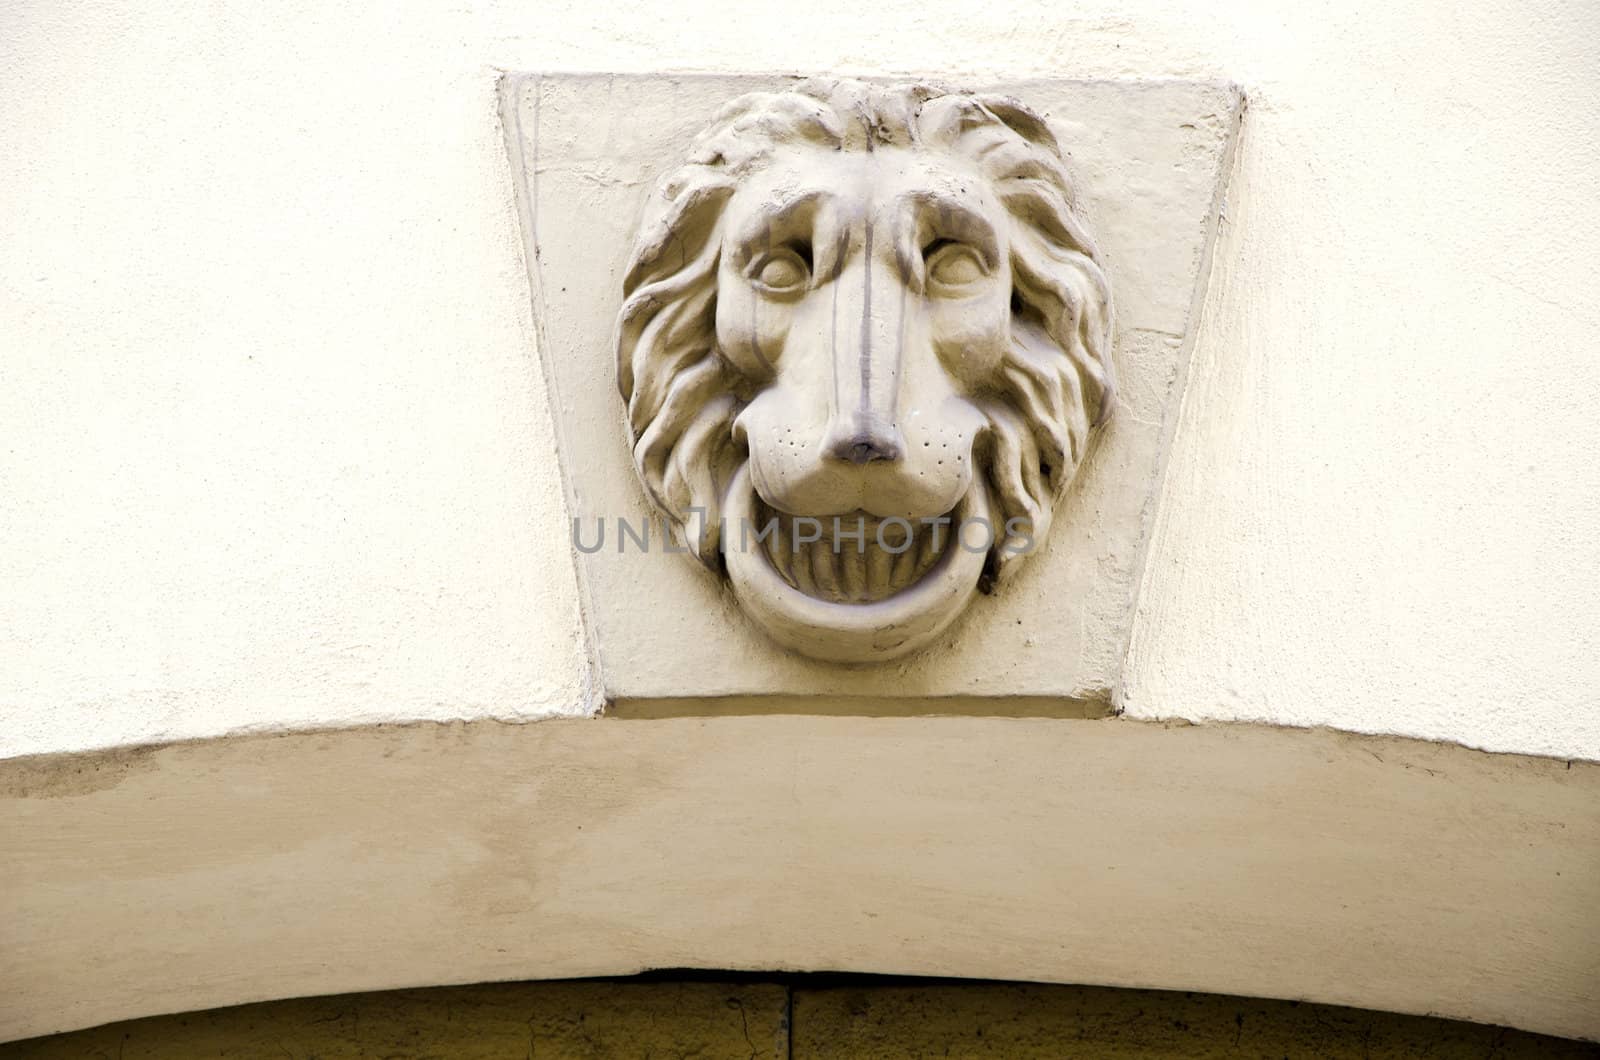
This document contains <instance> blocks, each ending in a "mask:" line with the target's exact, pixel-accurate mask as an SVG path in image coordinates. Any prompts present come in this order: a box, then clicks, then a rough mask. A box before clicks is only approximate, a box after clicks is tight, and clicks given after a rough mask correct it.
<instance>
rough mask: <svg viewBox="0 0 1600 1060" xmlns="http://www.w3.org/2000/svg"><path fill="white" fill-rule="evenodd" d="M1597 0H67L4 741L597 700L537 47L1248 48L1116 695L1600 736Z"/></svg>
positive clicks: (14, 392)
mask: <svg viewBox="0 0 1600 1060" xmlns="http://www.w3.org/2000/svg"><path fill="white" fill-rule="evenodd" d="M1597 49H1600V8H1596V7H1595V6H1594V5H1586V4H1566V3H1556V2H1548V0H1535V2H1533V3H1522V2H1512V0H1472V2H1469V3H1466V4H1460V3H1455V2H1451V0H1424V2H1421V3H1417V4H1404V5H1402V4H1393V3H1384V2H1379V0H1363V2H1357V3H1350V4H1340V5H1334V6H1320V5H1298V6H1297V5H1282V4H1267V3H1239V4H1229V5H1225V6H1222V7H1218V6H1217V5H1214V4H1209V3H1200V2H1198V0H1089V2H1086V3H1082V4H1075V5H1072V6H1071V7H1070V8H1065V7H1061V6H1059V5H1055V6H1051V5H1041V4H1034V3H1026V4H1024V3H1018V2H1007V0H1000V2H996V3H990V4H983V5H960V4H955V3H944V2H928V0H917V2H915V3H913V2H911V0H884V2H881V3H877V4H870V5H862V4H859V3H853V2H845V0H821V2H818V3H813V4H808V5H806V6H804V7H803V8H798V9H785V11H784V12H783V17H782V18H781V19H777V18H774V17H772V16H771V15H770V14H769V13H766V12H764V10H763V9H762V8H761V7H759V6H754V5H749V4H735V3H725V2H719V3H697V2H689V3H672V4H647V5H632V6H629V7H626V8H623V9H616V8H611V7H606V6H603V5H595V4H593V3H577V2H572V0H562V2H554V3H550V4H543V5H540V6H539V7H538V8H537V9H534V8H530V7H528V6H527V5H523V4H511V3H496V2H488V0H470V2H468V3H464V4H457V5H450V6H442V7H433V8H415V9H408V10H407V11H406V13H405V14H404V15H403V16H397V15H396V14H395V13H394V12H392V11H389V10H387V9H379V8H373V7H362V6H339V7H334V8H330V7H328V6H327V5H324V4H311V3H289V4H283V5H273V6H271V7H270V8H267V7H261V8H253V7H252V8H228V9H216V10H208V11H204V12H201V11H196V10H193V9H188V8H182V7H165V6H161V5H141V6H135V7H130V6H123V5H117V4H112V3H104V2H98V3H86V4H80V5H76V6H73V7H70V8H62V7H60V6H59V5H56V4H51V3H48V2H43V0H32V2H21V3H14V4H11V5H9V6H8V8H7V12H6V17H5V19H4V23H3V25H0V54H3V55H4V57H5V61H4V62H3V63H0V228H3V230H4V232H5V238H4V240H3V241H0V335H3V337H4V338H3V342H4V345H3V347H0V373H3V385H0V431H3V433H0V497H3V499H4V508H3V510H0V585H3V594H0V748H3V750H4V752H6V753H13V754H15V753H23V752H31V751H44V750H67V749H73V748H83V747H91V746H104V745H110V744H117V743H123V742H127V741H132V740H141V739H152V738H159V737H184V736H196V735H204V734H210V733H217V732H225V731H233V730H237V729H241V728H252V727H281V726H285V725H306V724H339V723H348V722H356V721H360V720H363V719H378V718H414V717H478V716H487V715H500V716H517V717H521V716H529V715H535V714H540V713H560V712H571V711H580V710H583V709H586V704H587V702H588V696H587V695H586V693H585V676H584V668H583V666H582V665H581V647H580V643H579V640H578V636H577V629H578V626H577V621H576V602H575V601H576V592H575V588H574V581H573V576H572V571H571V564H570V560H569V556H568V549H567V540H566V525H565V518H564V512H563V509H562V502H561V494H560V489H559V484H558V479H557V475H556V469H555V463H554V459H553V450H552V443H551V437H550V430H549V426H548V419H549V417H548V411H547V409H546V407H545V405H544V390H543V387H542V384H541V383H540V381H539V379H538V376H537V373H536V372H535V371H534V370H533V368H532V365H533V360H532V358H533V353H532V348H531V342H532V325H531V320H530V318H529V311H528V309H527V298H526V296H525V284H524V279H523V269H522V262H521V259H520V254H519V250H518V246H517V227H516V217H515V212H514V209H513V205H512V202H511V195H510V187H511V185H510V180H509V174H508V172H507V167H506V162H505V159H504V151H503V148H502V137H501V132H500V129H499V126H498V116H497V114H496V107H495V97H494V85H495V79H496V76H497V73H498V72H499V71H500V70H503V69H521V70H528V69H544V70H594V69H611V70H623V71H649V70H660V69H677V70H709V71H748V70H775V69H777V70H784V69H792V70H804V71H814V70H827V71H832V72H859V73H880V72H881V73H909V74H916V73H928V72H932V73H937V74H941V75H946V76H962V75H972V76H975V77H978V76H982V77H991V78H993V77H1023V76H1051V75H1053V76H1061V75H1070V76H1075V77H1152V76H1163V75H1170V76H1183V77H1202V78H1224V79H1229V80H1234V81H1238V82H1239V83H1241V84H1242V85H1243V86H1244V88H1245V89H1246V91H1247V92H1248V93H1249V95H1250V98H1251V101H1252V102H1251V108H1252V109H1251V114H1250V119H1249V122H1248V126H1249V128H1248V131H1247V134H1246V136H1245V139H1244V142H1243V145H1242V148H1241V154H1240V157H1239V162H1238V174H1237V178H1236V180H1235V183H1234V187H1235V189H1236V194H1235V196H1234V197H1233V198H1232V200H1231V201H1230V203H1229V212H1228V221H1227V222H1226V223H1225V225H1224V231H1223V238H1222V243H1221V245H1220V246H1219V251H1218V256H1217V261H1216V265H1217V267H1216V271H1215V273H1214V277H1213V278H1214V286H1215V290H1214V296H1213V298H1212V299H1211V302H1210V304H1209V305H1208V307H1207V314H1208V325H1207V328H1206V330H1205V331H1204V333H1203V334H1201V335H1200V338H1199V344H1198V346H1197V350H1196V355H1195V364H1194V372H1193V374H1192V375H1191V377H1190V388H1189V393H1188V399H1187V404H1186V407H1185V409H1184V412H1183V417H1182V420H1181V423H1180V425H1179V429H1178V432H1177V436H1176V439H1175V450H1174V453H1173V457H1172V461H1171V465H1170V474H1169V475H1168V477H1167V480H1166V485H1165V491H1164V501H1163V509H1162V517H1161V522H1160V525H1159V526H1158V529H1157V533H1156V537H1155V539H1154V550H1153V552H1152V554H1151V562H1150V564H1149V567H1148V570H1147V576H1146V579H1145V586H1144V592H1143V598H1142V600H1143V602H1142V605H1141V610H1140V613H1139V615H1138V617H1137V620H1136V625H1135V629H1134V636H1133V642H1132V651H1131V655H1130V658H1129V663H1128V680H1127V684H1126V688H1125V694H1124V697H1123V698H1124V703H1125V706H1126V707H1127V709H1128V711H1129V712H1130V713H1132V714H1136V715H1140V716H1147V717H1148V716H1182V717H1191V718H1219V719H1226V718H1247V719H1260V720H1264V721H1270V722H1278V723H1289V724H1330V725H1337V726H1343V727H1348V728H1351V729H1356V730H1361V731H1368V732H1399V733H1407V734H1414V735H1418V736H1424V737H1428V738H1435V739H1447V740H1458V741H1462V742H1464V743H1467V744H1471V745H1475V746H1479V747H1485V748H1491V749H1498V750H1519V751H1529V752H1538V753H1544V754H1552V755H1569V756H1587V757H1591V758H1597V757H1600V708H1597V703H1596V693H1595V691H1594V690H1595V688H1596V687H1597V685H1600V671H1597V667H1600V662H1597V660H1600V651H1597V648H1600V644H1597V641H1596V638H1597V636H1600V634H1597V630H1600V593H1596V591H1595V586H1596V584H1600V549H1596V548H1595V545H1594V542H1595V541H1596V539H1597V538H1600V462H1597V461H1596V460H1595V459H1594V455H1593V454H1594V453H1595V451H1596V449H1597V448H1600V418H1597V417H1596V416H1595V414H1594V408H1595V407H1596V404H1597V401H1600V360H1597V359H1596V358H1595V356H1594V341H1593V335H1594V333H1595V329H1596V328H1597V327H1600V284H1597V283H1596V282H1595V262H1596V261H1600V214H1597V212H1596V211H1595V210H1594V203H1595V201H1596V200H1597V198H1600V136H1597V135H1596V125H1597V122H1600V114H1597V111H1596V109H1595V107H1594V106H1593V99H1594V86H1595V79H1596V77H1597V76H1600V69H1597Z"/></svg>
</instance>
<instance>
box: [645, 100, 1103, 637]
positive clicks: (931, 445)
mask: <svg viewBox="0 0 1600 1060" xmlns="http://www.w3.org/2000/svg"><path fill="white" fill-rule="evenodd" d="M623 294H624V302H623V305H622V309H621V312H620V314H619V316H618V321H617V329H616V349H617V374H618V382H619V384H620V387H621V390H622V395H623V397H624V399H625V400H626V401H627V411H628V424H629V427H630V429H631V432H632V439H633V453H634V460H635V464H636V466H637V469H638V473H639V477H640V479H641V480H642V482H643V484H644V487H645V490H646V492H647V493H648V495H649V498H650V500H651V501H652V503H653V504H654V505H655V506H656V507H657V508H659V509H660V510H661V512H662V513H663V514H664V515H665V517H666V518H667V520H668V521H669V523H670V525H671V526H673V527H674V531H675V533H676V534H677V535H678V537H679V539H680V540H681V541H682V543H683V544H684V545H685V546H687V548H688V549H689V550H690V551H691V552H692V553H693V554H694V555H695V556H697V557H698V558H699V560H700V561H701V562H702V563H704V564H705V565H706V566H707V567H709V568H711V569H712V570H713V571H716V572H719V573H723V572H725V573H726V575H727V577H728V578H729V580H730V581H731V583H732V587H733V591H734V593H735V595H736V597H737V599H738V601H739V603H740V604H741V606H742V607H743V608H744V609H745V610H746V611H747V612H748V613H749V614H751V615H752V616H753V617H754V618H755V619H756V620H757V621H758V622H759V623H760V624H761V625H762V626H763V627H764V628H765V629H766V631H767V632H768V633H769V634H770V635H771V636H773V637H774V638H775V639H776V640H778V641H779V642H780V643H782V644H784V645H786V646H788V647H791V648H794V649H796V650H799V651H801V652H803V653H805V654H808V655H812V656H815V657H818V658H822V659H828V660H832V661H837V662H866V661H876V660H882V659H888V658H892V657H894V656H897V655H900V654H903V653H905V652H908V651H911V650H913V649H915V648H917V647H920V646H922V645H924V644H926V643H927V642H928V641H930V640H931V639H933V638H934V637H936V636H937V635H938V634H939V633H940V632H941V631H943V630H944V629H945V628H946V627H947V626H948V625H949V624H950V622H951V621H953V620H954V618H955V617H956V616H957V615H958V614H959V613H960V612H961V611H962V610H963V609H964V608H965V606H966V605H967V603H968V601H969V600H970V598H971V595H972V593H973V591H974V590H975V589H978V588H982V589H984V590H985V591H988V590H991V589H992V588H993V587H994V586H996V585H998V584H999V583H1001V582H1003V581H1004V580H1005V578H1006V576H1007V574H1008V573H1009V572H1010V570H1011V569H1012V568H1013V567H1015V566H1016V565H1017V564H1018V562H1019V561H1020V560H1021V558H1022V557H1023V556H1024V555H1026V554H1027V553H1028V552H1029V551H1030V550H1031V549H1032V548H1033V547H1034V545H1035V543H1036V542H1038V541H1039V540H1042V538H1043V537H1044V535H1045V533H1046V532H1047V531H1048V529H1049V525H1050V518H1051V511H1052V507H1053V506H1054V504H1055V502H1056V499H1057V498H1058V497H1059V496H1060V495H1061V494H1062V492H1063V490H1064V489H1065V488H1066V486H1067V484H1068V483H1069V482H1071V480H1072V478H1073V476H1074V474H1075V473H1076V471H1077V469H1078V466H1079V464H1080V463H1081V462H1082V461H1083V459H1084V453H1085V450H1086V447H1087V446H1088V444H1089V441H1090V436H1091V432H1092V431H1093V430H1094V428H1095V427H1096V426H1097V425H1098V424H1099V423H1100V421H1101V420H1102V419H1103V418H1104V417H1105V415H1106V414H1107V412H1108V411H1109V409H1110V407H1111V405H1110V403H1111V390H1112V372H1111V363H1110V359H1109V357H1110V349H1109V347H1110V330H1111V297H1110V288H1109V285H1108V283H1107V279H1106V276H1105V273H1104V272H1103V271H1102V268H1101V266H1100V263H1099V260H1098V254H1097V251H1096V249H1095V245H1094V242H1093V240H1092V239H1091V237H1090V235H1089V233H1088V231H1087V230H1086V228H1085V225H1084V221H1083V218H1082V217H1081V216H1080V214H1079V212H1078V208H1077V205H1076V202H1075V195H1074V188H1073V184H1072V182H1071V180H1070V179H1069V177H1068V174H1067V170H1066V167H1065V165H1064V163H1063V157H1062V151H1061V148H1060V146H1059V145H1058V143H1057V141H1056V138H1055V136H1054V135H1053V134H1052V133H1051V131H1050V128H1049V127H1048V125H1047V124H1046V123H1045V121H1044V119H1042V118H1041V117H1040V116H1039V115H1038V114H1036V113H1034V112H1033V111H1032V110H1030V109H1028V108H1027V107H1026V106H1025V105H1023V104H1022V103H1019V102H1018V101H1016V100H1014V99H1009V98H1005V97H1000V96H990V95H981V94H970V93H963V92H955V91H947V90H943V89H940V88H936V87H933V86H930V85H926V84H908V85H896V86H884V85H875V84H867V83H862V82H855V81H814V82H806V83H803V84H800V85H798V86H797V87H796V88H794V89H793V90H791V91H786V92H779V93H753V94H750V95H746V96H743V97H740V98H739V99H736V100H734V101H733V102H732V103H730V104H728V105H727V106H726V107H725V108H723V110H722V111H721V112H720V113H719V114H718V115H717V116H716V118H715V119H714V120H713V121H712V122H711V124H710V126H709V127H708V128H706V129H705V130H704V131H703V132H702V133H701V134H700V135H699V137H698V138H697V139H696V141H695V143H694V146H693V148H692V150H691V151H690V154H689V157H688V160H687V161H686V162H685V163H684V164H683V165H682V166H681V167H679V168H678V169H676V170H674V171H673V172H671V173H670V174H668V175H667V176H666V177H665V178H664V179H663V180H662V181H661V183H660V185H659V187H658V188H657V190H656V193H655V194H654V196H653V197H652V198H651V200H650V202H649V204H648V206H647V209H646V213H645V216H644V219H643V221H642V222H641V225H640V228H639V232H638V237H637V240H636V243H635V245H634V248H633V252H632V255H631V258H630V261H629V264H628V268H627V272H626V275H625V277H624V280H623Z"/></svg>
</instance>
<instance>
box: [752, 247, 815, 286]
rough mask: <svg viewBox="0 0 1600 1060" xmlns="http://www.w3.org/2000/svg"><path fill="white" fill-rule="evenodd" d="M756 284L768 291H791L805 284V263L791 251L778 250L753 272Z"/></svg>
mask: <svg viewBox="0 0 1600 1060" xmlns="http://www.w3.org/2000/svg"><path fill="white" fill-rule="evenodd" d="M752 275H753V278H754V279H755V281H756V283H757V284H759V285H760V286H762V287H765V288H766V289H767V290H769V291H793V290H794V289H796V288H798V287H800V286H801V285H802V284H804V283H805V282H806V276H807V270H806V263H805V262H804V261H803V260H802V259H801V258H800V255H799V254H797V253H795V252H794V251H792V250H787V249H785V250H780V251H778V252H777V253H774V254H772V255H770V256H769V257H767V258H766V259H764V260H763V261H761V262H760V263H759V264H758V265H756V267H755V269H754V271H753V274H752Z"/></svg>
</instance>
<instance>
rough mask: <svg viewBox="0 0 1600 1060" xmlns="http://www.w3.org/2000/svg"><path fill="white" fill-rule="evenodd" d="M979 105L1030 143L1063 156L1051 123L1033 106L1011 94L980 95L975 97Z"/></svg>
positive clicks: (1057, 155)
mask: <svg viewBox="0 0 1600 1060" xmlns="http://www.w3.org/2000/svg"><path fill="white" fill-rule="evenodd" d="M973 99H974V101H975V102H976V103H977V104H978V106H980V107H982V108H983V109H984V110H986V111H988V112H989V113H990V114H991V115H993V116H994V118H995V120H996V121H998V122H1000V123H1001V124H1002V125H1004V126H1006V127H1007V128H1008V129H1010V130H1011V131H1012V132H1014V133H1016V134H1017V135H1018V136H1020V137H1022V138H1023V139H1024V140H1027V141H1028V142H1029V143H1032V144H1037V145H1039V146H1040V147H1044V148H1047V149H1049V150H1050V151H1051V152H1052V153H1053V154H1055V156H1056V157H1057V158H1059V157H1061V144H1060V142H1059V141H1058V140H1057V139H1056V134H1055V130H1054V129H1052V128H1050V123H1049V122H1048V121H1046V120H1045V119H1044V117H1043V116H1042V115H1041V114H1040V113H1039V112H1038V111H1036V110H1034V109H1033V108H1032V107H1030V106H1028V105H1027V104H1026V103H1024V102H1022V101H1021V100H1020V99H1013V98H1012V97H1010V96H993V95H980V96H975V97H973Z"/></svg>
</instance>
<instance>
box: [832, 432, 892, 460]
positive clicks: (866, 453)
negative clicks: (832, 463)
mask: <svg viewBox="0 0 1600 1060" xmlns="http://www.w3.org/2000/svg"><path fill="white" fill-rule="evenodd" d="M833 452H834V456H836V457H838V458H840V459H842V460H848V461H850V462H851V463H852V464H870V463H873V462H875V461H878V460H895V459H898V458H899V456H900V450H899V448H898V447H897V446H896V445H895V444H894V443H893V442H888V441H874V440H872V439H868V438H852V439H849V440H848V441H846V442H844V443H843V444H842V445H839V446H837V447H835V448H834V451H833Z"/></svg>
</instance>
